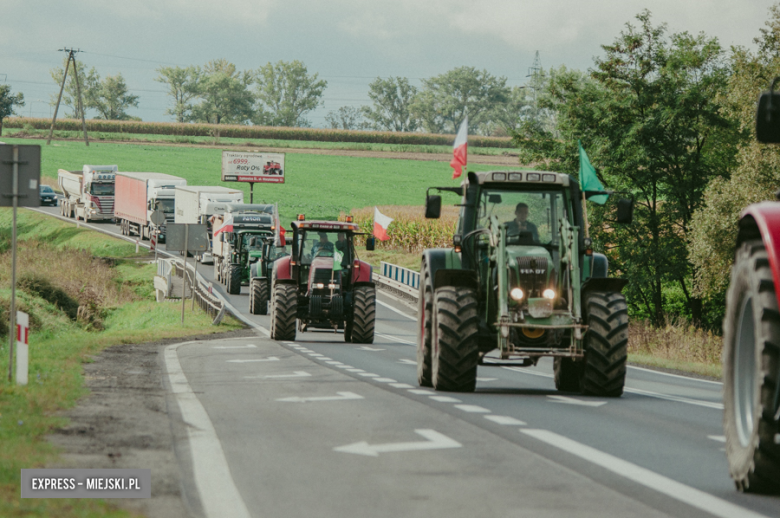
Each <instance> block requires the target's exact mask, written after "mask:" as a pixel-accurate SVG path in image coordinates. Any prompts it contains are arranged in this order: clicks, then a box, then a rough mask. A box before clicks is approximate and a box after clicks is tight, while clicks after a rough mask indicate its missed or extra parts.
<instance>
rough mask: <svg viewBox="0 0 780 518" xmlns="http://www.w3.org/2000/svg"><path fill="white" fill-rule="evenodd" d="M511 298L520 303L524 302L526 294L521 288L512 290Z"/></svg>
mask: <svg viewBox="0 0 780 518" xmlns="http://www.w3.org/2000/svg"><path fill="white" fill-rule="evenodd" d="M509 296H510V297H512V298H513V299H514V300H516V301H518V302H519V301H521V300H523V297H524V296H525V293H523V290H521V289H520V288H512V289H511V290H510V292H509Z"/></svg>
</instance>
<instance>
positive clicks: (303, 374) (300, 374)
mask: <svg viewBox="0 0 780 518" xmlns="http://www.w3.org/2000/svg"><path fill="white" fill-rule="evenodd" d="M309 376H311V374H309V373H308V372H306V371H294V372H293V373H292V374H269V375H268V376H244V378H246V379H262V378H308V377H309Z"/></svg>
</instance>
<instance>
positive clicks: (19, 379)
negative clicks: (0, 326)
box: [16, 311, 30, 385]
mask: <svg viewBox="0 0 780 518" xmlns="http://www.w3.org/2000/svg"><path fill="white" fill-rule="evenodd" d="M29 338H30V317H29V315H28V314H27V313H25V312H24V311H17V312H16V384H17V385H27V378H28V373H29V371H30V369H29V364H30V354H29V344H28V341H29Z"/></svg>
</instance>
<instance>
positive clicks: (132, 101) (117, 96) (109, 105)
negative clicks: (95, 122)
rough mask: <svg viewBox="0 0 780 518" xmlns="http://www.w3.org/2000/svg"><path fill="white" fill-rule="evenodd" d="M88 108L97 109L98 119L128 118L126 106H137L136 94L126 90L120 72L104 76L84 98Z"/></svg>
mask: <svg viewBox="0 0 780 518" xmlns="http://www.w3.org/2000/svg"><path fill="white" fill-rule="evenodd" d="M86 105H87V107H88V108H94V109H96V110H97V111H98V114H99V115H98V117H97V118H98V119H106V120H129V119H131V117H130V115H128V114H127V112H126V110H127V109H128V108H137V107H138V96H137V95H133V94H131V93H129V92H128V90H127V85H126V84H125V79H124V78H123V77H122V74H117V75H116V76H106V78H105V79H103V80H102V81H100V83H98V85H97V87H96V88H93V89H92V90H90V94H89V97H87V99H86Z"/></svg>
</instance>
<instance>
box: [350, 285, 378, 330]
mask: <svg viewBox="0 0 780 518" xmlns="http://www.w3.org/2000/svg"><path fill="white" fill-rule="evenodd" d="M375 320H376V288H374V287H373V286H358V287H357V288H355V291H353V292H352V343H353V344H372V343H374V321H375Z"/></svg>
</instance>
